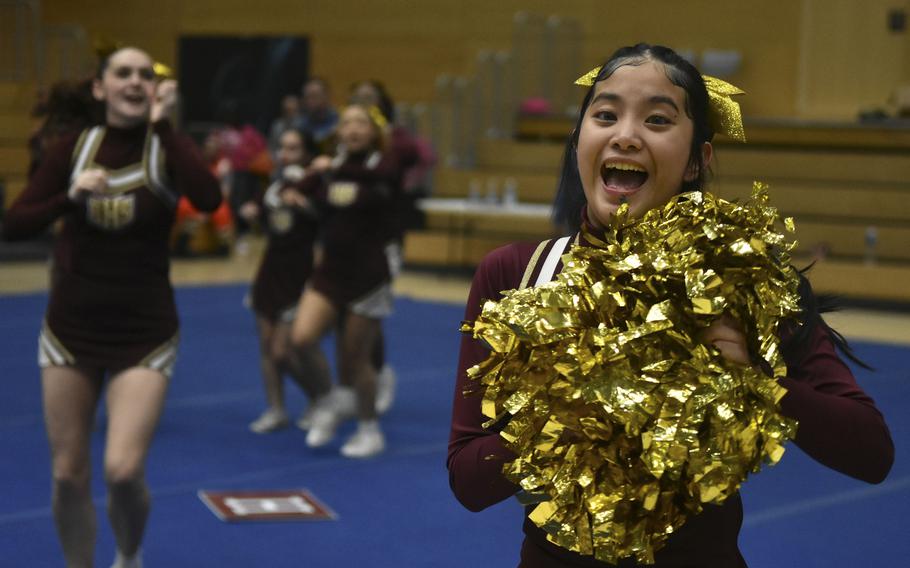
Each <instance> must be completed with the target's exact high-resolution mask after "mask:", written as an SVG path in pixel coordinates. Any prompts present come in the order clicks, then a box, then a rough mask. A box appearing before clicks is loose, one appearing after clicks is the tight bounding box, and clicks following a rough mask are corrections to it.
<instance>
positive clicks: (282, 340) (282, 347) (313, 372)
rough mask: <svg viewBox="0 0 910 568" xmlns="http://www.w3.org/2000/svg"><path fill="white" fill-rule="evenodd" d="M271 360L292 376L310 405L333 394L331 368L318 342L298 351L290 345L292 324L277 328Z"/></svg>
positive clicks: (280, 324)
mask: <svg viewBox="0 0 910 568" xmlns="http://www.w3.org/2000/svg"><path fill="white" fill-rule="evenodd" d="M272 358H273V359H274V360H275V361H277V362H278V364H279V365H280V367H281V368H282V369H285V370H286V371H287V372H288V373H289V374H290V375H291V377H292V378H293V379H294V382H295V383H297V385H298V386H299V387H300V388H301V389H302V390H303V392H304V393H306V395H307V398H309V399H310V400H311V401H314V400H317V399H319V398H321V397H323V396H325V395H326V394H328V392H329V390H331V388H332V380H331V374H330V372H329V364H328V361H326V358H325V355H324V354H323V352H322V349H321V348H320V347H319V343H318V341H317V342H316V343H308V344H307V345H306V346H304V347H303V348H295V347H294V346H293V345H291V323H285V322H280V323H277V324H276V325H275V328H274V333H273V335H272Z"/></svg>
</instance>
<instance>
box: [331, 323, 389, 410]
mask: <svg viewBox="0 0 910 568" xmlns="http://www.w3.org/2000/svg"><path fill="white" fill-rule="evenodd" d="M379 330H380V321H379V320H377V319H373V318H367V317H363V316H359V315H357V314H353V313H349V314H348V315H347V317H346V318H345V324H344V333H343V334H342V336H341V337H340V338H339V341H340V350H341V353H342V355H341V357H340V361H339V364H340V367H339V371H340V372H339V374H340V375H341V376H342V377H343V379H342V380H341V382H342V383H347V384H352V385H354V388H355V389H356V391H357V416H358V418H360V420H375V419H376V369H375V368H373V363H372V359H371V355H372V353H373V349H374V346H375V345H376V340H377V337H378V335H379Z"/></svg>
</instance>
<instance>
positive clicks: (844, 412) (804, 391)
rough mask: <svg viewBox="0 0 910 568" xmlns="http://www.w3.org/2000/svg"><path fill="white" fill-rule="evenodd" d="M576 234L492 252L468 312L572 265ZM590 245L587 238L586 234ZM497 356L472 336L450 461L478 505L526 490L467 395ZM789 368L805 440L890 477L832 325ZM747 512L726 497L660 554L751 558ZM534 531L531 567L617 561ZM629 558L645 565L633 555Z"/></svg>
mask: <svg viewBox="0 0 910 568" xmlns="http://www.w3.org/2000/svg"><path fill="white" fill-rule="evenodd" d="M576 239H578V236H576ZM567 240H568V239H566V240H558V241H557V240H555V239H554V240H552V241H545V242H544V243H541V244H540V245H537V244H533V243H521V244H512V245H507V246H505V247H502V248H499V249H497V250H495V251H493V252H492V253H490V254H489V255H487V256H486V258H484V260H483V261H482V262H481V264H480V266H479V267H478V269H477V272H476V273H475V275H474V281H473V283H472V285H471V292H470V295H469V297H468V304H467V307H466V309H465V320H467V321H473V320H475V319H476V318H477V317H478V315H480V311H481V308H482V306H483V303H484V301H486V300H499V299H500V298H501V297H502V294H501V292H502V291H503V290H510V289H515V288H519V287H526V286H534V285H535V284H539V283H542V282H546V281H549V280H550V279H551V277H552V275H553V274H554V273H558V272H559V271H560V270H561V269H562V261H561V260H560V256H561V254H560V251H561V250H562V249H559V248H556V251H555V252H553V250H554V248H555V247H558V246H567V245H568V242H567ZM576 242H579V241H576ZM580 244H582V245H586V243H585V242H584V241H583V240H581V241H580ZM566 250H567V249H566ZM488 355H489V351H488V350H487V348H486V347H485V346H484V345H483V344H482V342H481V341H479V340H475V339H472V338H471V337H470V336H467V335H465V336H463V337H462V340H461V352H460V356H459V361H458V374H457V377H456V384H455V397H454V406H453V412H452V427H451V434H450V438H449V453H448V460H447V466H448V470H449V484H450V486H451V488H452V491H453V492H454V494H455V496H456V497H457V498H458V500H459V501H460V502H461V503H462V504H463V505H464V506H465V507H466V508H468V509H470V510H472V511H480V510H482V509H485V508H487V507H489V506H491V505H493V504H495V503H498V502H500V501H503V500H505V499H508V498H509V497H511V496H512V495H514V494H515V493H516V492H517V491H518V490H519V487H518V486H516V485H513V484H512V483H511V482H510V481H508V480H507V479H506V478H505V477H504V476H503V475H502V467H503V464H504V463H505V462H507V461H510V460H512V459H514V457H515V456H514V454H513V453H512V452H511V451H510V450H509V449H508V448H506V446H505V445H504V443H503V440H502V438H501V437H500V436H499V434H498V433H497V432H495V431H492V430H488V429H485V428H483V426H482V424H483V423H484V422H485V421H486V418H485V417H484V416H483V414H482V413H481V408H480V402H481V397H480V396H470V397H466V396H465V395H464V394H463V393H464V392H465V390H466V389H468V388H469V387H470V386H471V384H470V383H471V381H470V379H468V377H467V373H466V371H467V369H469V368H471V367H472V366H474V365H476V364H478V363H480V362H482V361H484V360H485V359H486V358H487V356H488ZM791 359H792V358H791ZM787 370H788V375H787V377H786V378H784V379H782V380H781V384H782V385H783V386H784V387H786V389H787V394H786V395H785V396H784V398H783V399H782V400H781V410H782V412H783V413H784V414H785V415H787V416H790V417H792V418H796V419H797V420H799V429H798V431H797V434H796V439H795V442H796V445H798V446H799V447H800V448H802V449H803V450H804V451H805V452H806V453H807V454H809V455H810V456H812V457H813V458H814V459H816V460H817V461H819V462H821V463H822V464H824V465H827V466H828V467H830V468H832V469H835V470H837V471H840V472H842V473H845V474H847V475H849V476H852V477H855V478H858V479H861V480H865V481H869V482H873V483H877V482H879V481H881V480H882V479H884V477H885V475H886V474H887V472H888V470H889V469H890V467H891V463H892V462H893V459H894V445H893V443H892V441H891V437H890V434H889V431H888V427H887V426H886V425H885V422H884V419H883V418H882V416H881V413H880V412H879V411H878V409H877V408H876V406H875V403H874V402H873V401H872V399H871V398H870V397H869V396H868V395H866V393H864V392H863V390H862V389H861V388H860V387H859V386H858V385H857V383H856V381H855V379H854V378H853V375H852V373H851V372H850V369H849V368H848V367H847V366H846V365H845V364H844V362H843V361H842V360H841V359H840V358H839V357H838V355H837V353H836V352H835V349H834V345H833V344H832V342H831V338H830V336H829V333H828V332H827V331H826V330H825V329H824V328H823V327H822V326H820V325H819V326H816V328H815V333H814V334H813V335H812V336H811V338H810V340H809V345H808V346H807V349H806V354H805V356H804V357H802V359H801V360H787ZM742 520H743V509H742V501H741V499H740V497H739V494H736V495H734V496H732V497H730V498H729V499H727V500H726V501H725V502H724V503H723V504H722V505H706V506H705V508H704V511H703V512H702V513H700V514H699V515H697V516H695V517H693V518H691V519H689V521H688V522H687V523H686V524H685V525H683V527H682V528H681V529H680V530H678V531H677V532H676V533H674V534H673V535H672V536H671V537H670V539H669V541H668V543H667V545H666V546H665V547H664V548H663V549H661V550H659V551H658V552H657V553H656V564H655V566H656V567H658V568H659V567H673V568H681V567H684V566H699V567H705V568H709V567H710V568H742V567H745V566H746V564H745V561H744V559H743V558H742V555H741V554H740V552H739V548H738V546H737V537H738V535H739V529H740V526H741V525H742ZM524 532H525V540H524V543H523V545H522V549H521V563H520V566H521V567H522V568H534V567H541V568H542V567H548V568H559V567H582V566H589V567H592V568H593V567H605V566H609V565H608V564H605V563H602V562H598V561H597V560H595V559H594V558H593V557H591V556H582V555H580V554H577V553H574V552H570V551H568V550H566V549H563V548H560V547H559V546H557V545H555V544H552V543H550V542H549V541H547V538H546V534H545V533H544V531H543V530H542V529H540V528H538V527H537V526H536V525H535V524H534V523H533V522H531V521H530V520H528V519H527V518H526V519H525V522H524ZM619 566H623V567H632V566H638V564H637V563H635V562H634V560H628V559H627V560H623V561H621V562H620V563H619Z"/></svg>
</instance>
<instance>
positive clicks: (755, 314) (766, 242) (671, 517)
mask: <svg viewBox="0 0 910 568" xmlns="http://www.w3.org/2000/svg"><path fill="white" fill-rule="evenodd" d="M779 221H780V219H779V216H778V214H777V211H776V209H774V208H773V207H771V206H770V205H769V204H768V195H767V188H766V187H765V186H763V185H761V184H756V187H755V190H754V191H753V196H752V199H751V200H750V201H749V202H748V203H745V204H743V205H738V204H735V203H731V202H728V201H724V200H722V199H719V198H716V197H714V196H712V195H710V194H706V193H704V194H703V193H699V192H692V193H686V194H682V195H679V196H677V197H676V198H674V199H673V200H672V201H671V202H670V203H668V204H667V205H666V206H665V207H663V208H662V209H661V210H652V211H650V212H648V213H647V214H646V215H645V216H644V217H643V218H642V219H640V220H632V219H629V217H628V207H627V206H623V207H621V208H620V211H619V213H618V214H617V215H616V216H615V217H614V219H613V223H612V226H611V227H610V228H609V229H608V230H607V231H606V234H604V235H592V234H587V233H586V234H585V235H584V237H585V240H587V241H588V243H591V244H593V245H594V246H577V247H574V248H573V249H572V250H571V251H570V252H569V253H568V254H567V255H565V256H564V257H563V266H564V268H563V270H562V272H561V273H560V274H559V275H558V277H557V279H556V280H554V281H553V282H550V283H548V284H544V285H542V286H538V287H536V288H529V289H524V290H513V291H508V292H506V293H505V297H504V298H503V299H502V300H501V301H499V302H487V304H486V305H485V306H484V308H483V311H482V313H481V315H480V317H478V319H477V320H476V321H475V322H473V323H469V324H467V325H466V326H465V327H463V330H464V331H466V332H470V333H472V334H473V335H474V337H477V338H480V339H482V340H484V341H485V342H486V343H488V344H489V345H490V347H491V348H492V353H491V355H490V357H489V359H488V360H486V361H484V362H483V363H481V364H480V365H477V366H475V367H472V368H471V369H469V371H468V374H469V376H470V377H472V378H473V379H475V380H476V381H478V384H479V385H480V386H481V387H482V390H483V402H482V409H483V413H484V415H485V416H486V417H488V418H489V421H488V422H487V423H486V424H485V427H488V428H489V427H492V426H493V425H494V424H501V423H503V421H505V426H504V427H503V429H502V430H501V432H500V436H501V437H502V438H503V439H504V440H505V442H506V445H507V446H508V447H509V448H510V449H511V450H513V451H514V452H515V453H516V455H517V456H518V457H517V458H516V459H515V460H514V461H512V462H510V463H508V464H506V466H505V467H504V470H503V473H504V475H505V476H506V477H507V478H508V479H510V480H511V481H513V482H515V483H517V484H519V485H520V486H521V488H522V489H523V492H522V494H521V495H520V498H521V499H522V501H523V502H524V503H526V504H532V505H536V506H535V507H534V508H533V510H532V511H531V512H530V514H529V517H530V519H531V520H532V521H533V522H534V523H535V524H536V525H537V526H539V527H541V528H542V529H544V530H545V531H546V532H547V535H548V538H549V540H551V541H552V542H554V543H556V544H558V545H559V546H562V547H564V548H567V549H569V550H572V551H575V552H579V553H581V554H586V555H593V556H594V557H596V558H597V559H599V560H602V561H605V562H610V563H615V562H617V561H618V560H620V559H622V558H626V557H635V558H636V560H637V561H638V562H642V563H653V561H654V552H655V551H656V550H658V549H659V548H660V547H661V546H663V545H664V544H665V543H666V540H667V538H669V536H670V535H671V534H672V533H673V532H675V531H676V530H678V529H679V528H680V527H681V526H682V525H683V524H684V523H685V522H686V520H687V519H688V518H690V517H691V516H693V515H695V514H697V513H698V512H699V511H701V509H702V505H703V504H704V503H721V502H723V501H724V500H725V499H726V498H727V497H729V496H730V495H732V494H734V493H735V492H736V491H737V490H738V488H739V486H740V484H741V483H742V482H743V481H744V480H745V479H746V477H747V475H748V474H749V473H753V472H757V471H758V470H759V469H760V467H761V465H762V463H769V464H774V463H776V462H777V461H778V460H779V459H780V458H781V455H782V454H783V451H784V449H783V444H784V443H785V441H786V440H788V439H790V438H792V436H793V435H794V434H795V428H796V424H795V422H794V421H792V420H790V419H788V418H785V417H783V416H781V415H780V413H779V407H778V402H779V401H780V399H781V397H782V396H783V395H784V393H785V392H786V391H785V390H784V388H783V387H781V386H780V385H779V384H778V383H777V381H776V379H777V378H779V377H783V376H784V375H785V374H786V365H785V364H784V362H783V359H782V357H781V354H780V350H779V340H778V337H777V329H778V325H779V324H780V323H781V322H782V321H783V320H785V319H788V318H793V317H794V316H795V315H796V314H797V313H798V300H799V297H798V294H797V284H798V275H797V273H796V271H795V269H793V268H792V267H791V266H790V259H789V251H790V250H791V249H792V247H793V243H792V242H788V239H787V237H786V236H785V235H784V234H783V233H782V232H779V230H778V228H777V225H778V224H779V223H778V222H779ZM781 224H783V223H781ZM791 228H792V225H788V226H787V228H786V229H785V230H789V229H791ZM725 313H727V314H730V315H732V316H733V317H735V318H736V319H737V320H738V321H740V322H742V323H743V325H744V327H745V328H746V329H745V333H746V335H747V337H748V343H749V348H750V352H751V353H754V354H756V359H757V362H760V363H763V364H764V365H765V366H766V367H767V369H769V370H770V371H771V373H772V375H773V376H768V375H767V374H765V373H764V372H763V371H762V370H761V369H760V368H759V367H758V366H747V365H739V364H736V363H733V362H731V361H729V360H727V359H725V358H724V357H722V356H721V355H720V353H719V351H717V350H716V349H715V348H713V347H711V346H708V345H705V344H703V343H702V342H701V341H700V340H699V337H700V334H701V333H702V332H703V331H704V330H705V329H706V328H707V327H708V326H709V325H711V323H712V322H714V321H715V320H716V319H718V318H719V317H721V316H722V315H723V314H725ZM758 360H760V361H758Z"/></svg>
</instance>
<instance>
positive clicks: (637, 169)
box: [606, 163, 645, 172]
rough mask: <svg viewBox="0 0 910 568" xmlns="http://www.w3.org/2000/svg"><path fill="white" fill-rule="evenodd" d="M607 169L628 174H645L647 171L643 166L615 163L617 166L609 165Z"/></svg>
mask: <svg viewBox="0 0 910 568" xmlns="http://www.w3.org/2000/svg"><path fill="white" fill-rule="evenodd" d="M606 167H607V168H608V169H613V170H623V171H627V172H643V171H645V169H644V168H642V167H641V166H636V165H634V164H623V163H615V164H607V166H606Z"/></svg>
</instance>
